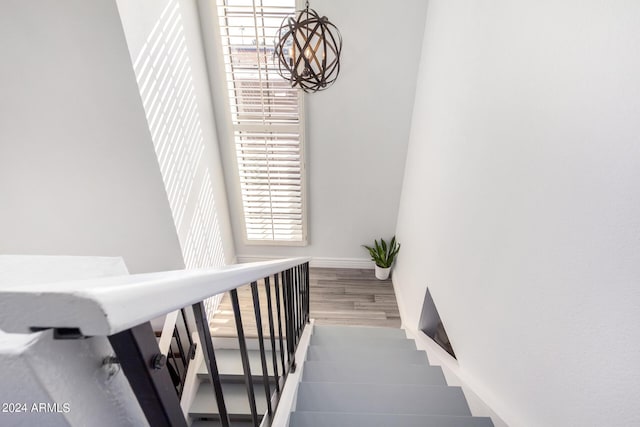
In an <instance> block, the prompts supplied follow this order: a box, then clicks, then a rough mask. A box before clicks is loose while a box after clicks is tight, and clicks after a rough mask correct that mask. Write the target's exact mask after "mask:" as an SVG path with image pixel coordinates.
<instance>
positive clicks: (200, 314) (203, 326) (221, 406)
mask: <svg viewBox="0 0 640 427" xmlns="http://www.w3.org/2000/svg"><path fill="white" fill-rule="evenodd" d="M192 307H193V315H194V317H195V319H196V328H197V329H198V336H199V337H200V343H201V345H202V353H203V355H204V360H205V362H206V364H207V370H208V371H209V380H210V381H211V384H212V385H213V391H214V393H215V395H216V403H217V404H218V413H219V414H220V423H221V424H222V427H229V414H228V413H227V405H226V404H225V402H224V392H223V391H222V382H221V381H220V373H219V372H218V363H217V362H216V354H215V352H214V350H213V342H212V340H211V331H210V330H209V321H208V320H207V312H206V310H205V307H204V304H203V303H202V301H201V302H199V303H196V304H193V306H192ZM185 323H186V319H185ZM152 425H153V424H152Z"/></svg>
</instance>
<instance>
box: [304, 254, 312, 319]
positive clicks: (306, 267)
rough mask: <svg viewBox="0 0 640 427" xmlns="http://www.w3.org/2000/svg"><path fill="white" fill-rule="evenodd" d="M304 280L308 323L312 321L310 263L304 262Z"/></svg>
mask: <svg viewBox="0 0 640 427" xmlns="http://www.w3.org/2000/svg"><path fill="white" fill-rule="evenodd" d="M304 281H305V284H306V286H307V323H309V322H310V321H311V280H310V279H309V263H308V262H306V263H305V264H304Z"/></svg>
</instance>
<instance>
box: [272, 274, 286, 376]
mask: <svg viewBox="0 0 640 427" xmlns="http://www.w3.org/2000/svg"><path fill="white" fill-rule="evenodd" d="M280 275H281V276H282V273H280ZM273 279H274V281H275V283H274V286H275V291H276V310H277V312H278V338H279V341H280V359H281V362H282V376H283V377H284V376H285V375H286V373H287V369H286V367H285V364H284V344H283V342H282V314H281V309H280V283H278V275H277V274H276V275H275V276H273ZM282 283H283V286H284V280H282Z"/></svg>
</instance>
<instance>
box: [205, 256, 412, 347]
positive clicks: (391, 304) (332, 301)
mask: <svg viewBox="0 0 640 427" xmlns="http://www.w3.org/2000/svg"><path fill="white" fill-rule="evenodd" d="M309 280H310V288H311V289H310V299H311V309H310V315H311V318H312V319H314V321H315V324H316V325H351V326H382V327H389V328H399V327H400V323H401V322H400V312H399V311H398V303H397V302H396V296H395V293H394V291H393V284H392V282H391V280H390V279H389V280H378V279H376V278H375V275H374V270H365V269H343V268H311V269H310V271H309ZM258 285H259V295H260V307H261V309H262V318H263V325H267V324H268V323H267V314H266V306H267V300H266V293H265V290H264V284H263V282H262V281H259V282H258ZM271 291H272V298H271V299H272V303H273V306H274V313H275V295H274V294H273V283H272V284H271ZM238 294H239V296H240V298H239V299H240V310H241V313H242V319H243V325H244V328H245V334H246V336H247V337H248V338H256V337H257V331H256V322H255V315H254V312H253V304H252V303H251V288H250V287H249V286H243V287H241V288H239V289H238ZM210 326H211V335H212V336H214V337H235V336H236V327H235V322H234V318H233V311H232V309H231V300H230V298H229V295H228V294H225V295H224V297H223V298H222V301H221V302H220V306H219V308H218V311H217V312H216V314H215V316H214V318H213V319H211V320H210ZM265 332H267V328H266V327H265Z"/></svg>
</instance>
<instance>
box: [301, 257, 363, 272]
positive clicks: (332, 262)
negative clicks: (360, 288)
mask: <svg viewBox="0 0 640 427" xmlns="http://www.w3.org/2000/svg"><path fill="white" fill-rule="evenodd" d="M311 267H317V268H361V269H367V270H373V261H371V260H369V259H366V258H325V257H313V258H311Z"/></svg>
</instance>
